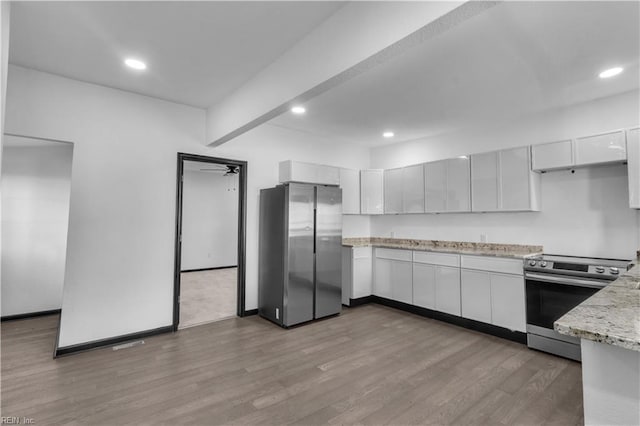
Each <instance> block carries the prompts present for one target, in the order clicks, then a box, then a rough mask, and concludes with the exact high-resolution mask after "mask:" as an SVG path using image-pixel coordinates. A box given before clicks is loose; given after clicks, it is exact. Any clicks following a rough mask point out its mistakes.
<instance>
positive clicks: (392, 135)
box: [382, 132, 395, 138]
mask: <svg viewBox="0 0 640 426" xmlns="http://www.w3.org/2000/svg"><path fill="white" fill-rule="evenodd" d="M394 136H395V133H393V132H384V133H383V134H382V137H383V138H392V137H394Z"/></svg>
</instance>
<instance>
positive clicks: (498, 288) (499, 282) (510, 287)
mask: <svg viewBox="0 0 640 426" xmlns="http://www.w3.org/2000/svg"><path fill="white" fill-rule="evenodd" d="M490 279H491V323H492V324H493V325H497V326H500V327H504V328H508V329H509V330H517V331H522V332H525V331H526V327H527V318H526V304H525V290H524V277H523V276H522V275H507V274H497V273H491V274H490Z"/></svg>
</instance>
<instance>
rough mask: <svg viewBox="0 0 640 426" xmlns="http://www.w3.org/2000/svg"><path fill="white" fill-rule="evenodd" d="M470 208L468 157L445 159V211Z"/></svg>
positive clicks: (467, 209) (469, 167)
mask: <svg viewBox="0 0 640 426" xmlns="http://www.w3.org/2000/svg"><path fill="white" fill-rule="evenodd" d="M470 210H471V164H470V161H469V157H460V158H452V159H449V160H447V211H448V212H468V211H470Z"/></svg>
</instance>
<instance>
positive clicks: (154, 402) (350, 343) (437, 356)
mask: <svg viewBox="0 0 640 426" xmlns="http://www.w3.org/2000/svg"><path fill="white" fill-rule="evenodd" d="M56 326H57V317H43V318H37V319H31V320H24V321H15V322H6V323H3V324H2V382H1V390H2V395H1V402H2V407H1V408H2V416H26V417H30V418H33V419H34V421H35V423H36V424H40V425H44V424H60V423H73V424H243V425H244V424H260V425H281V424H302V425H315V424H336V425H337V424H365V425H378V424H398V425H400V424H461V425H463V424H478V425H480V424H482V425H485V424H486V425H500V424H503V425H512V424H526V425H538V424H545V423H546V424H558V425H571V424H582V422H583V419H582V385H581V370H580V364H579V363H576V362H573V361H568V360H565V359H562V358H557V357H554V356H551V355H547V354H543V353H540V352H536V351H532V350H529V349H527V348H526V346H523V345H521V344H517V343H513V342H510V341H506V340H502V339H500V338H497V337H492V336H487V335H484V334H481V333H477V332H474V331H470V330H466V329H463V328H459V327H456V326H452V325H449V324H446V323H441V322H438V321H435V320H430V319H426V318H422V317H419V316H415V315H412V314H409V313H405V312H401V311H397V310H394V309H392V308H387V307H383V306H379V305H366V306H361V307H358V308H353V309H345V310H343V313H342V314H341V315H340V316H338V317H335V318H331V319H327V320H324V321H319V322H315V323H311V324H308V325H305V326H302V327H298V328H294V329H291V330H283V329H280V328H278V327H277V326H275V325H273V324H271V323H269V322H267V321H266V320H264V319H261V318H259V317H257V316H253V317H248V318H244V319H240V318H234V319H229V320H224V321H219V322H214V323H210V324H206V325H202V326H198V327H193V328H189V329H185V330H181V331H179V332H177V333H173V334H166V335H161V336H156V337H152V338H147V339H145V344H144V345H141V346H137V347H133V348H130V349H122V350H118V351H113V350H112V349H111V348H105V349H100V350H94V351H91V352H85V353H81V354H76V355H72V356H68V357H63V358H59V359H55V360H54V359H52V358H51V353H52V349H53V341H54V339H55V335H56Z"/></svg>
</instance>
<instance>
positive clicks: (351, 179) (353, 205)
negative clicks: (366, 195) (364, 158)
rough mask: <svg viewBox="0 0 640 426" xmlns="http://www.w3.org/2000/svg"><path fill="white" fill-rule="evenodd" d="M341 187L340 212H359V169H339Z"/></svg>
mask: <svg viewBox="0 0 640 426" xmlns="http://www.w3.org/2000/svg"><path fill="white" fill-rule="evenodd" d="M340 188H342V213H343V214H360V171H359V170H354V169H340Z"/></svg>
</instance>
